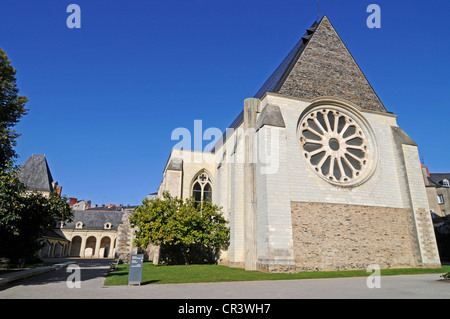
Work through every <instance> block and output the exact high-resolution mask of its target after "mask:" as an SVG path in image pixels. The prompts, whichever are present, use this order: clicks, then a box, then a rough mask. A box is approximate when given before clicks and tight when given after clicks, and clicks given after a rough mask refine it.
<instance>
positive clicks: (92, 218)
mask: <svg viewBox="0 0 450 319" xmlns="http://www.w3.org/2000/svg"><path fill="white" fill-rule="evenodd" d="M122 215H123V212H122V211H120V212H119V211H104V210H103V211H98V210H74V211H73V219H72V222H70V223H66V225H65V226H64V229H75V226H76V224H77V223H78V222H82V223H83V228H82V229H84V230H86V229H87V230H101V229H104V228H105V224H106V223H111V230H117V228H118V227H119V224H120V222H121V220H122Z"/></svg>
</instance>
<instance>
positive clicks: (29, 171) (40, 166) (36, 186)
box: [18, 154, 53, 192]
mask: <svg viewBox="0 0 450 319" xmlns="http://www.w3.org/2000/svg"><path fill="white" fill-rule="evenodd" d="M18 175H19V180H20V181H21V182H22V183H24V184H25V186H26V188H27V190H30V191H44V192H52V191H53V185H52V183H53V178H52V174H51V173H50V169H49V168H48V164H47V160H46V159H45V155H36V154H33V155H31V156H30V158H28V159H27V161H26V162H25V163H24V164H23V165H22V166H21V167H20V169H19V173H18Z"/></svg>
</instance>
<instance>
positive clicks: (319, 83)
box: [255, 16, 386, 112]
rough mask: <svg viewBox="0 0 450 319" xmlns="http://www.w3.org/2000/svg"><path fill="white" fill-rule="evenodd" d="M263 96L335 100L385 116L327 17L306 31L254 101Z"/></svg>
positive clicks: (373, 92) (382, 108)
mask: <svg viewBox="0 0 450 319" xmlns="http://www.w3.org/2000/svg"><path fill="white" fill-rule="evenodd" d="M266 92H275V93H279V94H282V95H287V96H292V97H299V98H304V99H314V98H317V97H321V96H335V97H339V98H343V99H346V100H349V101H351V102H353V103H355V104H357V105H358V106H359V107H361V109H366V110H372V111H379V112H386V108H385V107H384V106H383V104H382V103H381V101H380V99H379V97H378V96H377V94H376V93H375V91H374V90H373V88H372V86H371V85H370V83H369V81H368V80H367V78H366V77H365V76H364V74H363V72H362V71H361V69H360V68H359V66H358V64H357V63H356V61H355V60H354V58H353V56H352V55H351V54H350V52H349V51H348V49H347V47H346V46H345V44H344V43H343V42H342V39H341V38H340V37H339V35H338V33H337V32H336V30H335V29H334V27H333V25H332V24H331V22H330V20H329V19H328V17H327V16H324V17H323V18H322V19H321V20H320V22H318V23H317V22H314V24H313V25H312V26H311V27H310V28H309V29H307V30H306V33H305V34H304V35H303V37H302V38H301V39H300V41H299V42H298V43H297V44H296V45H295V46H294V48H293V49H292V50H291V52H290V53H289V54H288V55H287V57H286V58H285V59H284V60H283V62H282V63H281V64H280V66H279V67H278V68H277V69H276V70H275V72H274V73H273V74H272V75H271V76H270V77H269V79H268V80H267V81H266V83H264V85H263V86H262V87H261V89H260V90H259V91H258V92H257V93H256V95H255V97H256V98H261V97H262V96H263V95H264V94H265V93H266Z"/></svg>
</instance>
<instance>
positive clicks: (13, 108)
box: [0, 49, 28, 167]
mask: <svg viewBox="0 0 450 319" xmlns="http://www.w3.org/2000/svg"><path fill="white" fill-rule="evenodd" d="M10 63H11V61H10V60H9V59H8V56H7V55H6V53H5V52H4V51H3V50H2V49H0V167H3V166H5V165H7V163H8V162H9V161H10V160H13V159H14V158H16V157H17V155H16V152H15V150H14V147H15V146H16V144H17V141H16V139H17V138H18V137H19V136H20V134H18V133H17V132H16V131H15V130H14V129H13V127H14V126H15V125H16V124H17V123H18V122H19V121H20V119H21V118H22V117H23V116H24V115H25V114H27V112H28V110H27V109H26V108H25V104H26V103H27V102H28V99H27V98H26V97H25V96H22V95H19V89H18V88H17V84H16V76H15V75H16V72H17V71H16V69H14V68H13V67H12V66H11V64H10Z"/></svg>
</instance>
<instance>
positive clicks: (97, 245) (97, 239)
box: [92, 236, 102, 258]
mask: <svg viewBox="0 0 450 319" xmlns="http://www.w3.org/2000/svg"><path fill="white" fill-rule="evenodd" d="M101 241H102V236H95V250H94V253H93V255H92V257H93V258H98V257H100V243H101Z"/></svg>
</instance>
